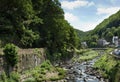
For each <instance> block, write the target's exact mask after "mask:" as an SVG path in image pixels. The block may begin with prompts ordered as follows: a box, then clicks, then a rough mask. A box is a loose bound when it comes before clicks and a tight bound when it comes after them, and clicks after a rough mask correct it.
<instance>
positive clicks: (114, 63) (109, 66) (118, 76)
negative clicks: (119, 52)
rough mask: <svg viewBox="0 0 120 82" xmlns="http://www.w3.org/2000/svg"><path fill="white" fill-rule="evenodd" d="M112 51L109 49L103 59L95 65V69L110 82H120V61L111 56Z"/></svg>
mask: <svg viewBox="0 0 120 82" xmlns="http://www.w3.org/2000/svg"><path fill="white" fill-rule="evenodd" d="M111 51H112V49H108V50H107V51H106V52H105V53H104V54H103V55H102V57H101V58H100V59H99V60H98V61H97V62H96V63H95V65H94V68H95V69H97V70H98V72H99V73H100V74H101V75H102V76H103V77H104V78H105V79H109V80H108V82H119V81H120V60H119V59H117V58H116V57H114V56H112V55H110V52H111Z"/></svg>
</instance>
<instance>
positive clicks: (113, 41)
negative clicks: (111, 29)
mask: <svg viewBox="0 0 120 82" xmlns="http://www.w3.org/2000/svg"><path fill="white" fill-rule="evenodd" d="M112 43H113V44H114V45H115V47H118V46H119V38H118V36H113V38H112Z"/></svg>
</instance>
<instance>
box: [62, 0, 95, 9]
mask: <svg viewBox="0 0 120 82" xmlns="http://www.w3.org/2000/svg"><path fill="white" fill-rule="evenodd" d="M61 4H62V7H63V8H65V9H70V10H72V9H75V8H79V7H83V6H92V5H94V2H88V1H86V0H74V1H62V2H61Z"/></svg>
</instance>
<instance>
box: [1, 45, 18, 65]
mask: <svg viewBox="0 0 120 82" xmlns="http://www.w3.org/2000/svg"><path fill="white" fill-rule="evenodd" d="M3 52H4V55H5V58H6V61H7V64H8V65H10V66H12V67H14V66H15V65H16V64H17V63H18V52H17V47H16V46H15V45H14V44H7V45H6V46H5V47H4V50H3Z"/></svg>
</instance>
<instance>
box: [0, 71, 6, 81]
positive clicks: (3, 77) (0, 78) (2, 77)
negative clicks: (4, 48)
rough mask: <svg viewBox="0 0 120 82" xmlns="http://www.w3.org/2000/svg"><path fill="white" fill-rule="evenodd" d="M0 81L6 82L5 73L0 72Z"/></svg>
mask: <svg viewBox="0 0 120 82" xmlns="http://www.w3.org/2000/svg"><path fill="white" fill-rule="evenodd" d="M0 80H1V81H3V82H7V76H6V74H5V72H2V74H1V77H0ZM1 81H0V82H1Z"/></svg>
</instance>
